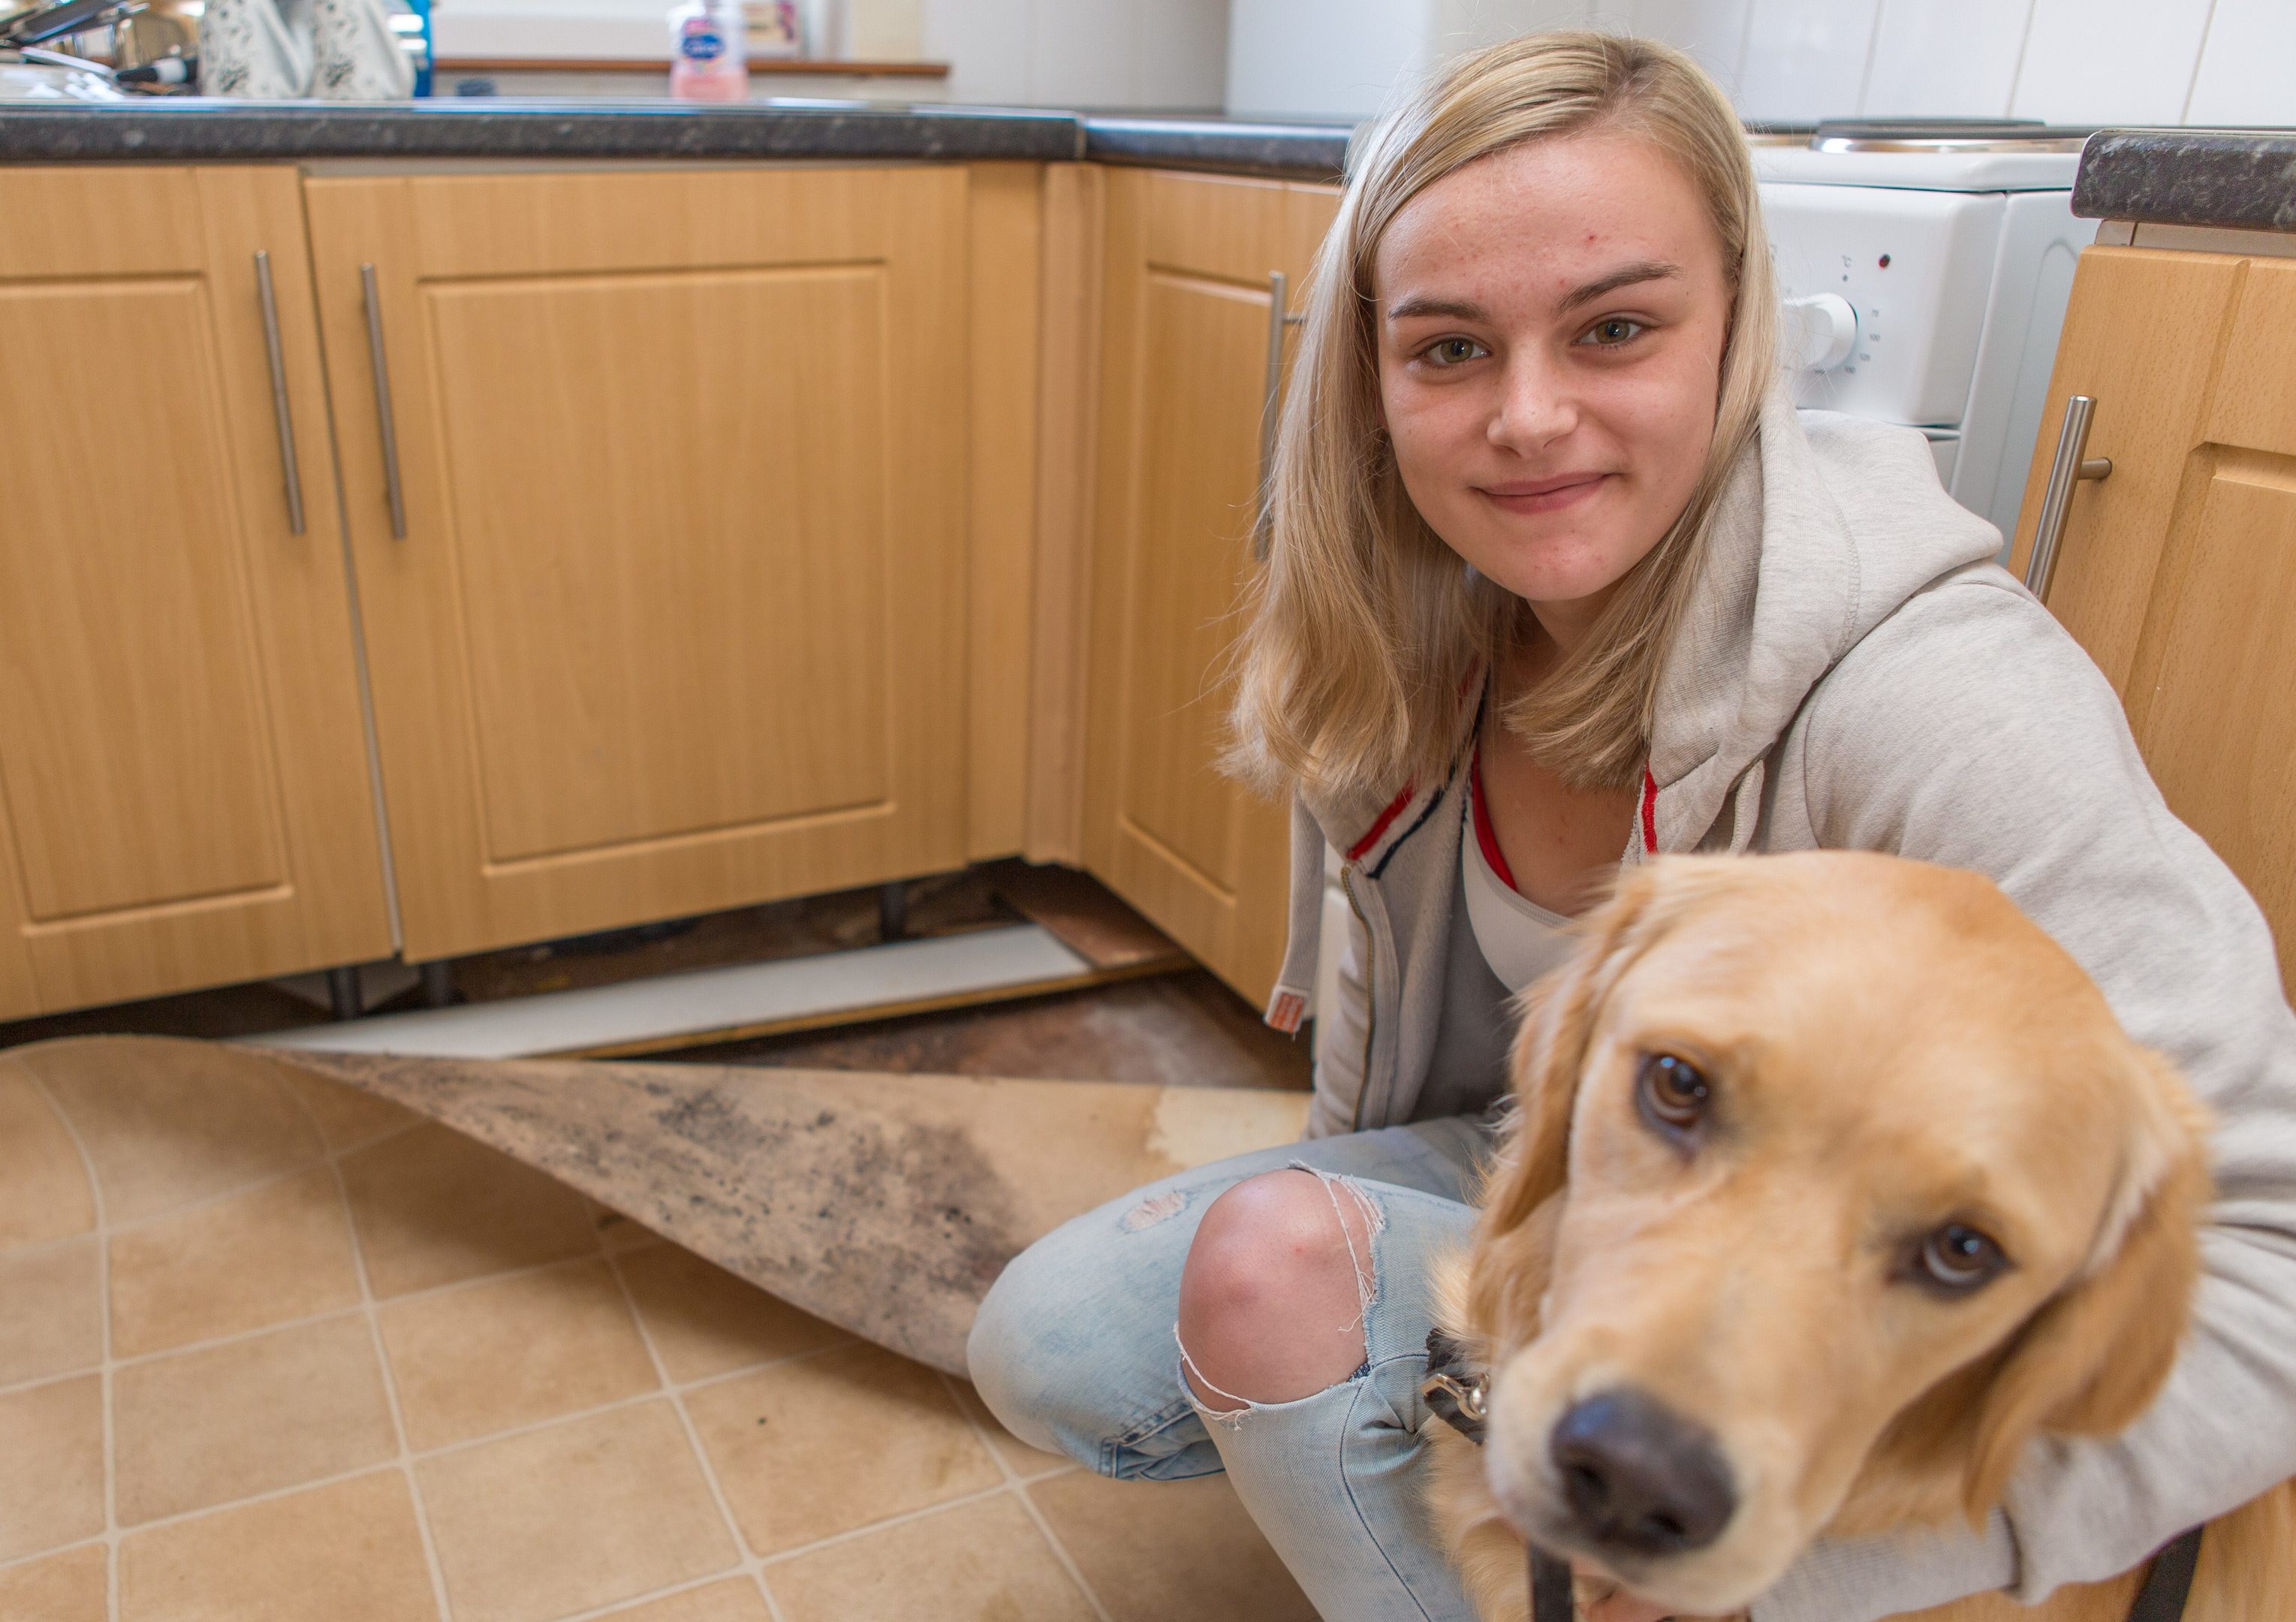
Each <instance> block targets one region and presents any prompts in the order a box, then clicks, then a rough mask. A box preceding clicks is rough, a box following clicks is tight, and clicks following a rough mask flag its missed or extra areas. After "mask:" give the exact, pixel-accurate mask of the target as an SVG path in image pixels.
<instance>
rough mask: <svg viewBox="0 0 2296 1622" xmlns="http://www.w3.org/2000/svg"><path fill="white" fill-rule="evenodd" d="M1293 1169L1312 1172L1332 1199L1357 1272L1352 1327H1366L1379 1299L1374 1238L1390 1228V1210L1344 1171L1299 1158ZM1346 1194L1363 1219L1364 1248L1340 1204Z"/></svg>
mask: <svg viewBox="0 0 2296 1622" xmlns="http://www.w3.org/2000/svg"><path fill="white" fill-rule="evenodd" d="M1291 1169H1292V1170H1293V1171H1304V1172H1307V1173H1309V1174H1310V1175H1312V1176H1314V1177H1315V1179H1316V1181H1317V1182H1318V1183H1321V1184H1323V1185H1324V1196H1325V1197H1326V1198H1327V1199H1329V1200H1331V1202H1332V1216H1333V1218H1334V1219H1336V1220H1337V1221H1338V1223H1339V1225H1340V1238H1341V1240H1343V1241H1346V1244H1347V1247H1348V1264H1349V1266H1351V1267H1353V1268H1354V1269H1355V1275H1356V1316H1355V1322H1354V1323H1350V1324H1349V1325H1348V1328H1349V1329H1350V1330H1357V1329H1362V1328H1363V1327H1364V1326H1365V1323H1364V1321H1365V1319H1366V1318H1368V1317H1370V1316H1371V1309H1372V1304H1373V1303H1374V1302H1375V1301H1376V1300H1378V1299H1379V1272H1378V1269H1377V1267H1376V1266H1374V1264H1373V1261H1372V1255H1371V1241H1373V1240H1374V1239H1376V1238H1377V1237H1378V1236H1379V1235H1380V1234H1381V1233H1382V1232H1384V1231H1385V1230H1386V1227H1387V1213H1386V1212H1385V1211H1384V1210H1382V1209H1381V1208H1380V1205H1379V1202H1378V1201H1377V1200H1374V1199H1373V1198H1372V1197H1371V1195H1370V1194H1369V1193H1367V1192H1365V1189H1364V1185H1363V1184H1360V1183H1358V1182H1357V1181H1356V1180H1355V1179H1354V1178H1353V1177H1350V1176H1346V1175H1344V1174H1343V1173H1340V1172H1335V1171H1324V1170H1322V1169H1321V1168H1319V1167H1314V1166H1308V1165H1305V1164H1302V1163H1301V1162H1300V1161H1298V1160H1294V1161H1292V1166H1291ZM1342 1193H1344V1194H1345V1195H1346V1196H1347V1197H1348V1198H1349V1200H1353V1201H1354V1202H1355V1207H1356V1211H1357V1215H1359V1216H1361V1217H1362V1218H1363V1230H1364V1245H1363V1249H1360V1250H1358V1249H1357V1248H1356V1236H1355V1234H1354V1233H1353V1232H1352V1231H1351V1230H1350V1229H1349V1226H1348V1218H1347V1213H1346V1211H1344V1210H1343V1209H1341V1206H1340V1196H1341V1194H1342Z"/></svg>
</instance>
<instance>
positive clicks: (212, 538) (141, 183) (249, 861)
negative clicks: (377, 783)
mask: <svg viewBox="0 0 2296 1622" xmlns="http://www.w3.org/2000/svg"><path fill="white" fill-rule="evenodd" d="M0 217H4V218H6V219H7V220H8V222H9V230H8V231H7V232H5V233H0V236H4V238H5V242H4V243H0V437H4V442H5V443H6V444H7V445H9V446H10V447H11V450H12V454H13V455H14V456H15V457H16V459H17V460H18V461H19V462H20V463H21V464H22V465H24V466H25V467H27V468H37V469H38V470H40V471H39V472H38V474H37V476H32V477H28V478H26V479H22V480H21V481H19V483H18V485H17V487H15V488H14V489H13V491H12V494H11V496H10V501H9V504H8V512H7V515H6V518H5V520H4V525H0V856H4V860H0V865H4V869H5V872H4V876H0V1012H30V1011H31V1010H33V1009H35V1008H39V1009H50V1010H53V1009H61V1008H71V1007H78V1006H84V1005H86V1004H93V1003H102V1002H110V1001H116V1000H119V999H121V998H126V997H132V996H145V995H157V994H159V993H161V992H167V991H175V990H180V989H184V988H185V987H193V986H199V985H210V984H216V983H219V982H225V981H230V980H237V979H255V978H258V977H261V976H264V975H270V974H279V973H284V972H290V971H299V970H304V969H310V968H316V967H320V966H324V965H329V964H334V963H348V962H354V961H357V960H359V959H361V958H369V957H380V956H383V955H386V954H388V953H389V951H390V950H391V938H390V929H389V913H388V903H387V900H386V898H385V896H384V893H383V885H382V868H381V853H380V846H379V841H378V839H377V831H376V828H375V823H374V816H373V806H374V800H373V785H372V783H371V782H370V780H369V777H368V774H367V770H366V742H365V721H364V717H363V716H362V714H361V709H360V704H359V697H358V685H357V667H356V663H355V658H354V653H353V644H352V627H351V615H350V605H349V601H348V589H347V582H346V578H345V574H344V569H343V557H342V552H341V537H340V531H339V529H338V528H337V526H336V522H335V497H334V486H333V482H332V471H331V468H330V465H329V461H328V457H327V450H326V447H327V423H326V414H325V406H324V400H323V398H322V392H323V381H322V375H321V370H320V361H319V346H318V334H317V331H316V325H315V324H314V321H313V319H312V310H311V301H310V283H309V281H308V277H307V269H306V266H307V250H306V242H305V237H304V233H303V225H302V212H301V203H300V186H299V178H298V176H296V175H295V173H294V171H293V170H292V169H291V168H253V167H240V168H206V169H202V168H180V167H152V168H119V169H89V168H70V169H37V168H36V169H21V170H13V171H9V172H6V173H4V174H0ZM258 251H260V252H263V253H265V254H266V255H267V256H268V263H269V266H270V268H271V273H272V277H273V291H274V295H275V309H276V312H277V318H278V323H279V332H280V359H281V365H282V369H283V376H284V381H285V384H286V394H287V402H288V403H287V414H288V421H289V423H290V425H291V430H292V432H293V434H294V437H295V440H296V442H297V444H298V446H299V452H300V455H299V479H298V484H299V492H300V495H301V497H302V505H303V511H304V514H305V520H306V533H304V534H302V535H296V534H293V533H292V532H291V527H290V525H289V521H288V516H287V507H286V497H285V470H284V465H283V458H282V455H281V448H280V441H279V435H278V426H277V422H276V419H275V413H274V397H273V392H272V386H271V373H270V365H269V360H268V352H267V347H266V339H265V332H264V327H263V324H262V318H261V315H260V307H259V305H258V296H257V278H256V270H255V256H256V254H257V253H258Z"/></svg>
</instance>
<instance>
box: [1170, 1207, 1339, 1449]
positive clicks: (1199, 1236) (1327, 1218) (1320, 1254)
mask: <svg viewBox="0 0 2296 1622" xmlns="http://www.w3.org/2000/svg"><path fill="white" fill-rule="evenodd" d="M1378 1225H1379V1217H1378V1213H1377V1210H1376V1208H1375V1207H1374V1206H1373V1205H1372V1204H1371V1202H1370V1200H1369V1199H1368V1198H1367V1197H1366V1196H1365V1195H1364V1194H1363V1193H1361V1192H1359V1191H1358V1190H1357V1187H1356V1185H1355V1184H1353V1183H1352V1182H1350V1181H1349V1180H1347V1179H1345V1178H1324V1177H1322V1176H1318V1175H1316V1173H1313V1172H1307V1171H1297V1170H1292V1171H1277V1172H1266V1173H1263V1174H1261V1175H1260V1176H1256V1177H1251V1178H1247V1179H1246V1180H1245V1181H1243V1182H1242V1183H1239V1184H1236V1185H1235V1186H1234V1188H1231V1189H1229V1190H1228V1191H1227V1192H1226V1193H1224V1194H1222V1195H1221V1196H1220V1197H1219V1198H1218V1200H1214V1201H1213V1202H1212V1204H1211V1207H1210V1208H1209V1209H1208V1210H1206V1211H1205V1213H1204V1219H1203V1222H1202V1223H1201V1225H1200V1226H1198V1228H1197V1230H1196V1236H1195V1241H1194V1243H1193V1245H1192V1246H1191V1247H1190V1248H1189V1250H1188V1259H1187V1265H1186V1266H1185V1269H1184V1270H1183V1271H1182V1273H1181V1275H1180V1341H1181V1345H1182V1347H1183V1348H1185V1352H1186V1355H1187V1361H1188V1369H1189V1373H1190V1376H1191V1383H1192V1384H1193V1386H1194V1387H1195V1388H1196V1396H1197V1397H1198V1399H1199V1400H1200V1401H1201V1402H1203V1403H1204V1404H1205V1405H1206V1406H1208V1407H1212V1408H1233V1407H1235V1406H1237V1405H1239V1403H1240V1402H1242V1401H1249V1402H1258V1403H1279V1402H1292V1401H1295V1400H1297V1399H1298V1398H1300V1397H1312V1396H1313V1395H1315V1393H1316V1392H1317V1391H1320V1390H1323V1389H1324V1388H1325V1387H1327V1386H1332V1385H1336V1384H1337V1383H1338V1382H1340V1381H1341V1380H1345V1379H1346V1378H1347V1377H1348V1376H1349V1375H1350V1374H1352V1373H1353V1372H1355V1371H1356V1369H1357V1367H1359V1366H1360V1365H1361V1364H1362V1363H1363V1360H1364V1356H1365V1352H1364V1313H1365V1306H1366V1305H1367V1303H1368V1301H1369V1299H1370V1294H1371V1290H1372V1283H1373V1274H1372V1256H1371V1237H1372V1234H1373V1233H1374V1232H1375V1231H1376V1230H1377V1227H1378Z"/></svg>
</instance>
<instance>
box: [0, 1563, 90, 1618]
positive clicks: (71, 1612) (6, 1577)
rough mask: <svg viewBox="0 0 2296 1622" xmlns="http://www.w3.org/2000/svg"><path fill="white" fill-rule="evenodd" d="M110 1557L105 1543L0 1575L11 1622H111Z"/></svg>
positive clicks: (0, 1601)
mask: <svg viewBox="0 0 2296 1622" xmlns="http://www.w3.org/2000/svg"><path fill="white" fill-rule="evenodd" d="M110 1565H111V1561H110V1557H109V1556H107V1555H106V1554H105V1553H104V1551H103V1545H102V1544H90V1545H89V1546H88V1547H86V1548H83V1549H74V1550H73V1551H71V1552H70V1553H69V1554H52V1555H50V1556H48V1558H47V1559H45V1560H36V1561H29V1562H28V1563H26V1564H24V1565H21V1566H10V1567H8V1568H7V1569H5V1570H0V1617H5V1618H8V1622H110V1618H111V1593H110V1590H109V1588H108V1587H107V1584H109V1582H110V1581H111V1577H110V1571H109V1568H110Z"/></svg>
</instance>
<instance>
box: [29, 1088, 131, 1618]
mask: <svg viewBox="0 0 2296 1622" xmlns="http://www.w3.org/2000/svg"><path fill="white" fill-rule="evenodd" d="M18 1069H21V1071H22V1072H23V1075H24V1077H25V1079H26V1080H28V1081H29V1082H30V1083H31V1084H32V1086H33V1089H34V1090H35V1091H36V1092H37V1093H38V1094H39V1095H40V1097H41V1099H42V1101H43V1102H45V1103H46V1105H47V1106H48V1108H49V1110H51V1111H53V1113H54V1115H55V1118H56V1119H57V1120H59V1121H61V1123H62V1124H63V1129H64V1134H65V1135H66V1136H68V1137H70V1139H71V1143H72V1148H73V1150H74V1151H77V1152H78V1155H79V1163H80V1170H81V1172H82V1174H83V1175H85V1176H86V1178H87V1197H88V1202H89V1203H90V1204H91V1205H93V1206H94V1208H95V1228H94V1234H95V1307H96V1326H97V1328H98V1329H99V1330H100V1331H102V1338H101V1346H100V1350H101V1352H102V1362H101V1363H99V1364H97V1369H98V1372H99V1376H100V1378H101V1379H102V1400H103V1551H104V1553H103V1567H104V1569H103V1596H104V1614H105V1616H106V1617H107V1618H109V1622H119V1445H118V1442H117V1440H116V1436H117V1431H116V1429H115V1425H114V1419H113V1404H112V1391H111V1385H112V1372H113V1368H114V1364H113V1363H112V1361H111V1225H110V1224H109V1223H108V1222H106V1221H105V1220H104V1210H103V1184H102V1182H101V1181H100V1180H99V1179H98V1178H97V1176H96V1175H95V1157H94V1156H93V1155H91V1154H90V1153H88V1151H87V1144H86V1141H85V1140H83V1139H82V1138H81V1136H80V1135H79V1123H78V1122H77V1121H75V1120H73V1119H72V1118H71V1115H70V1112H69V1111H68V1110H65V1109H64V1106H63V1101H62V1100H61V1099H59V1098H58V1097H57V1096H56V1095H55V1094H54V1093H53V1092H52V1091H51V1090H50V1089H49V1086H48V1084H47V1083H46V1082H45V1081H43V1080H41V1079H40V1075H39V1072H38V1071H37V1070H35V1069H32V1068H31V1067H30V1066H29V1065H21V1066H19V1067H18ZM73 1237H74V1238H78V1235H77V1234H75V1235H73ZM78 1372H79V1373H80V1374H81V1375H83V1376H84V1375H85V1374H86V1370H84V1369H83V1370H80V1371H78Z"/></svg>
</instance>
